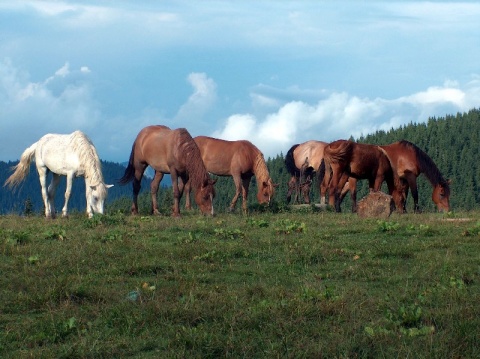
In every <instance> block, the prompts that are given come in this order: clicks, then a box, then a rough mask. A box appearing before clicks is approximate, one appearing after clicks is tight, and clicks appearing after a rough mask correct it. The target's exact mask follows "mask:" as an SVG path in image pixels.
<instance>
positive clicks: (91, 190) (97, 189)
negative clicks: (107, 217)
mask: <svg viewBox="0 0 480 359" xmlns="http://www.w3.org/2000/svg"><path fill="white" fill-rule="evenodd" d="M110 187H113V184H105V183H103V182H100V183H98V184H96V185H90V186H88V185H87V186H86V191H87V212H88V217H90V218H91V217H93V213H92V211H93V212H94V213H100V214H103V205H104V203H105V199H106V198H107V190H108V189H109V188H110ZM88 207H90V208H88Z"/></svg>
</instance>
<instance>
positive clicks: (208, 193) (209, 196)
mask: <svg viewBox="0 0 480 359" xmlns="http://www.w3.org/2000/svg"><path fill="white" fill-rule="evenodd" d="M216 182H217V180H212V179H210V178H209V179H205V180H204V181H203V183H202V186H201V187H200V189H199V190H197V191H196V192H195V203H197V206H198V208H200V211H201V212H202V213H203V214H205V215H210V216H213V215H214V214H215V213H214V211H213V199H214V198H215V187H214V186H213V185H214V184H215V183H216Z"/></svg>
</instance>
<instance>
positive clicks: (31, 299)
mask: <svg viewBox="0 0 480 359" xmlns="http://www.w3.org/2000/svg"><path fill="white" fill-rule="evenodd" d="M459 217H465V218H466V219H468V220H463V219H462V218H459ZM477 218H478V213H476V212H473V213H463V214H456V215H455V216H454V217H453V218H446V217H444V216H442V215H439V214H428V213H424V214H421V215H411V214H408V215H403V216H399V215H392V216H391V217H390V219H389V220H387V221H385V220H381V221H378V220H374V219H360V218H358V217H357V216H355V215H351V214H336V213H331V212H312V211H309V210H308V211H303V212H285V213H276V214H273V213H269V212H266V213H253V214H251V215H249V216H242V215H239V214H222V215H219V216H217V217H214V218H208V217H202V216H200V215H199V214H197V213H184V214H183V217H182V218H181V219H172V218H171V217H167V216H165V217H163V216H162V217H151V216H138V217H131V216H125V215H123V214H115V215H106V216H103V217H101V216H98V217H97V216H96V217H94V218H93V219H92V220H87V219H86V218H84V216H83V215H78V216H76V215H74V216H71V217H70V218H69V219H56V220H53V221H47V220H45V219H44V218H42V217H17V216H3V217H0V256H1V258H0V273H1V276H0V281H1V282H0V285H1V291H0V293H1V294H0V302H1V303H2V305H1V307H0V329H1V337H0V357H2V358H31V357H34V358H49V357H55V358H76V357H78V358H84V357H141V358H144V357H145V358H148V357H152V358H159V357H189V358H190V357H191V358H218V357H235V358H237V357H248V358H254V357H255V358H263V357H264V358H277V357H286V358H289V357H292V358H320V357H325V358H377V357H385V358H390V357H400V358H406V357H415V358H474V357H479V356H480V341H479V340H478V339H479V337H478V335H479V332H480V331H479V329H480V319H479V318H480V310H479V305H478V303H479V299H480V267H479V260H478V258H480V235H479V232H480V222H478V220H477Z"/></svg>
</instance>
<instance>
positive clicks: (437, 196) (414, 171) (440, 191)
mask: <svg viewBox="0 0 480 359" xmlns="http://www.w3.org/2000/svg"><path fill="white" fill-rule="evenodd" d="M379 148H380V149H381V150H382V151H383V152H384V153H385V154H386V156H387V157H388V158H389V160H390V162H391V165H392V168H393V170H394V171H395V173H396V175H397V176H398V177H399V179H400V183H401V186H402V191H403V197H404V206H403V208H401V210H402V211H405V204H406V198H407V195H408V189H409V188H410V189H411V191H412V197H413V201H414V212H418V211H419V206H418V188H417V177H418V176H419V175H420V174H421V173H424V174H425V176H426V177H427V179H428V180H429V181H430V183H431V185H432V187H433V192H432V200H433V202H434V203H435V204H436V205H437V208H438V210H439V211H449V210H450V202H449V199H450V186H449V181H448V180H446V179H444V178H443V176H442V174H441V173H440V171H439V170H438V168H437V166H436V165H435V163H434V162H433V160H432V159H431V158H430V157H429V156H428V155H427V154H426V153H425V152H424V151H422V150H421V149H420V148H418V147H417V146H416V145H414V144H413V143H411V142H408V141H405V140H402V141H398V142H395V143H392V144H390V145H384V146H379Z"/></svg>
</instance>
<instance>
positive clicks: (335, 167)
mask: <svg viewBox="0 0 480 359" xmlns="http://www.w3.org/2000/svg"><path fill="white" fill-rule="evenodd" d="M330 171H331V173H332V178H331V181H330V185H329V204H330V205H332V206H335V209H336V211H337V212H340V203H341V198H340V193H341V190H342V188H343V187H344V186H345V184H346V182H347V181H348V179H349V177H351V178H352V179H353V180H351V181H350V182H351V183H350V196H351V199H352V212H355V211H356V195H357V192H356V180H358V179H367V180H368V184H369V188H370V191H379V190H380V188H381V186H382V183H383V181H386V182H387V185H388V188H389V191H390V192H394V190H395V179H394V173H393V171H392V168H391V165H390V161H389V159H388V158H387V156H386V155H385V154H384V153H383V152H382V151H381V150H380V149H379V148H377V146H375V145H367V144H360V143H356V142H353V141H347V140H337V141H334V142H332V143H330V144H329V145H328V146H326V147H325V150H324V162H323V163H322V165H321V170H320V172H321V175H320V179H321V180H323V178H324V176H326V173H328V172H330ZM396 198H397V196H394V200H395V199H396Z"/></svg>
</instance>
